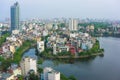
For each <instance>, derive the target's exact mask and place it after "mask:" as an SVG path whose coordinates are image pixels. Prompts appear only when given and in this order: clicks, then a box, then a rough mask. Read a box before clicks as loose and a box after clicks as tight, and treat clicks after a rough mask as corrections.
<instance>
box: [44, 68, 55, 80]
mask: <svg viewBox="0 0 120 80" xmlns="http://www.w3.org/2000/svg"><path fill="white" fill-rule="evenodd" d="M52 70H53V69H52V68H50V67H45V68H44V70H43V74H44V80H48V72H50V71H52Z"/></svg>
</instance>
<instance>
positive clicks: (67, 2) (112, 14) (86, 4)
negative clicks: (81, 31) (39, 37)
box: [0, 0, 120, 21]
mask: <svg viewBox="0 0 120 80" xmlns="http://www.w3.org/2000/svg"><path fill="white" fill-rule="evenodd" d="M16 1H18V2H19V4H20V17H21V19H28V18H36V17H39V18H55V17H58V18H60V17H66V18H68V17H71V18H106V19H119V20H120V0H0V21H1V20H5V18H10V6H11V5H13V4H14V3H15V2H16Z"/></svg>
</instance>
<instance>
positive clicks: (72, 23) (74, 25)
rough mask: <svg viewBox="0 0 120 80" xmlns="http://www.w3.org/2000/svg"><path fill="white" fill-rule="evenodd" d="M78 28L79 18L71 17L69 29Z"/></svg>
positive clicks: (74, 29)
mask: <svg viewBox="0 0 120 80" xmlns="http://www.w3.org/2000/svg"><path fill="white" fill-rule="evenodd" d="M77 29H78V21H77V19H70V20H69V30H70V31H76V30H77Z"/></svg>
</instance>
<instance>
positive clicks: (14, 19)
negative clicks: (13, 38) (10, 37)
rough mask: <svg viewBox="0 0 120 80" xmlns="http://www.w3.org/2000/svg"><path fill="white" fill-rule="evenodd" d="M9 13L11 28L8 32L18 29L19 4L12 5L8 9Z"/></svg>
mask: <svg viewBox="0 0 120 80" xmlns="http://www.w3.org/2000/svg"><path fill="white" fill-rule="evenodd" d="M10 12H11V28H10V31H11V32H12V30H15V29H19V4H18V2H16V3H14V5H12V6H11V9H10Z"/></svg>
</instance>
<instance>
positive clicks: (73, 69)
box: [25, 37, 120, 80]
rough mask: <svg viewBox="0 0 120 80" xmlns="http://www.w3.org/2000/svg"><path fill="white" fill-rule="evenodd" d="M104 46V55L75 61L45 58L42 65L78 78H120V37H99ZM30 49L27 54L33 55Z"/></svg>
mask: <svg viewBox="0 0 120 80" xmlns="http://www.w3.org/2000/svg"><path fill="white" fill-rule="evenodd" d="M99 41H100V44H101V47H102V48H104V50H105V52H104V57H100V56H97V57H95V58H93V59H89V60H84V61H81V60H76V61H74V63H72V64H70V63H64V62H56V61H52V60H45V61H44V62H43V64H42V65H41V67H52V68H53V69H55V70H57V71H60V72H61V73H63V74H64V75H66V76H70V75H74V76H75V77H76V78H77V80H120V38H112V37H103V38H99ZM34 53H35V49H30V50H29V51H28V52H26V53H25V55H27V54H28V55H33V54H34Z"/></svg>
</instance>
